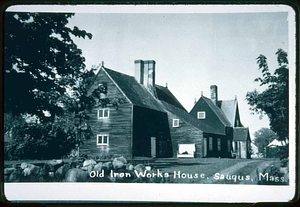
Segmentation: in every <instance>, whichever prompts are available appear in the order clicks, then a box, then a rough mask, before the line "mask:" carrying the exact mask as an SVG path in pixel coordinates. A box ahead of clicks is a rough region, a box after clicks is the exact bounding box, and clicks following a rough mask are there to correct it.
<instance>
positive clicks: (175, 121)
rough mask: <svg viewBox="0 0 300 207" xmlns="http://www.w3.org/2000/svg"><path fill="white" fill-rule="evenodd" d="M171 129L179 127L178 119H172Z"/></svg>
mask: <svg viewBox="0 0 300 207" xmlns="http://www.w3.org/2000/svg"><path fill="white" fill-rule="evenodd" d="M173 127H179V119H173Z"/></svg>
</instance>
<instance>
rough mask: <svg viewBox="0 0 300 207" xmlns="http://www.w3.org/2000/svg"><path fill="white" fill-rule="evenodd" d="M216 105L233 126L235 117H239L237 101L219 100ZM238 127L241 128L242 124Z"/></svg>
mask: <svg viewBox="0 0 300 207" xmlns="http://www.w3.org/2000/svg"><path fill="white" fill-rule="evenodd" d="M217 105H218V107H219V108H221V109H222V111H223V112H224V114H225V115H226V117H227V119H228V120H229V121H230V123H231V125H232V126H234V125H235V120H236V118H237V116H239V115H238V114H237V113H239V112H238V102H237V99H233V100H220V101H218V102H217ZM240 126H243V124H240Z"/></svg>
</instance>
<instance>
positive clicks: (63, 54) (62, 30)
mask: <svg viewBox="0 0 300 207" xmlns="http://www.w3.org/2000/svg"><path fill="white" fill-rule="evenodd" d="M73 15H74V14H61V13H13V12H6V13H5V24H4V25H5V28H4V110H5V113H11V114H12V115H13V116H18V115H22V114H24V113H26V114H31V115H36V116H37V117H39V119H40V120H41V121H44V120H47V119H49V117H47V116H45V113H44V112H45V111H48V112H49V113H50V114H51V116H50V119H51V120H53V119H54V117H55V115H57V114H58V115H59V114H62V113H63V106H64V105H65V104H66V103H65V102H68V101H70V100H72V98H74V97H71V96H70V95H69V93H68V89H69V91H70V90H73V89H74V88H76V87H77V86H78V81H79V80H80V79H82V78H83V76H86V75H87V73H86V70H85V65H84V61H85V59H84V57H83V56H82V52H81V50H80V49H79V48H77V46H76V44H75V43H74V42H73V40H72V36H75V37H79V38H86V37H88V38H89V39H91V38H92V34H90V33H87V32H86V31H84V30H80V29H79V28H78V27H74V28H69V27H68V26H67V24H68V20H69V18H71V17H72V16H73ZM90 74H91V73H88V75H90Z"/></svg>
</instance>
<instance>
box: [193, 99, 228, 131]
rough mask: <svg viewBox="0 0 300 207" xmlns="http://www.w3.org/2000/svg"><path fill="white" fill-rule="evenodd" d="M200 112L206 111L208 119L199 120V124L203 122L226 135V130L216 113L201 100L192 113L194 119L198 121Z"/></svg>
mask: <svg viewBox="0 0 300 207" xmlns="http://www.w3.org/2000/svg"><path fill="white" fill-rule="evenodd" d="M198 111H205V114H206V118H205V119H198V120H199V122H203V123H205V124H207V125H209V126H212V127H213V128H215V129H217V130H218V132H222V133H224V134H225V133H226V131H225V130H226V128H225V126H224V124H223V123H222V122H221V121H220V120H219V118H218V117H217V115H216V114H215V112H214V111H213V110H212V109H211V108H210V107H209V106H208V105H207V103H206V102H205V101H204V100H203V98H200V100H199V101H198V102H197V103H196V106H195V107H194V108H193V109H192V111H191V112H190V115H192V116H193V117H194V118H196V119H197V112H198Z"/></svg>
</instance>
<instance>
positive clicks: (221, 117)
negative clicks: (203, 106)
mask: <svg viewBox="0 0 300 207" xmlns="http://www.w3.org/2000/svg"><path fill="white" fill-rule="evenodd" d="M201 98H203V100H204V101H205V102H206V103H207V105H208V106H209V107H210V108H211V109H212V110H213V112H214V113H215V114H216V116H217V117H218V118H219V120H220V121H221V122H222V123H223V124H224V125H225V126H233V125H231V123H230V121H229V120H228V119H227V117H226V115H225V113H224V112H223V111H222V109H220V108H219V107H218V106H216V105H215V104H214V103H213V102H212V100H210V99H209V98H206V97H205V96H201Z"/></svg>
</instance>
